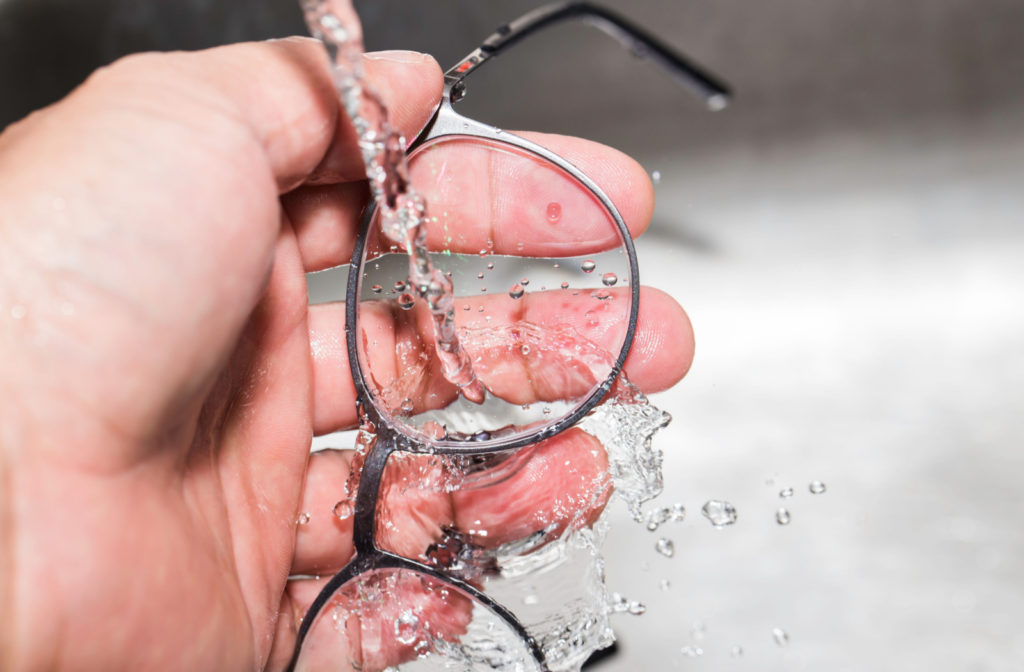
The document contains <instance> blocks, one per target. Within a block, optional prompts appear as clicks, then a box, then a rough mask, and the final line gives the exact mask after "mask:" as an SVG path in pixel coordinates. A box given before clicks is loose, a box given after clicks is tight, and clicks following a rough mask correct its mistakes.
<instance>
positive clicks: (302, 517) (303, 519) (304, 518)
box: [295, 511, 310, 525]
mask: <svg viewBox="0 0 1024 672" xmlns="http://www.w3.org/2000/svg"><path fill="white" fill-rule="evenodd" d="M309 519H310V515H309V514H308V513H306V512H305V511H303V512H302V513H300V514H299V517H298V518H296V519H295V524H296V525H305V524H307V523H309Z"/></svg>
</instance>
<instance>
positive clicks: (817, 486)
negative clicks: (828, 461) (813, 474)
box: [807, 481, 825, 495]
mask: <svg viewBox="0 0 1024 672" xmlns="http://www.w3.org/2000/svg"><path fill="white" fill-rule="evenodd" d="M807 489H808V490H810V491H811V494H812V495H820V494H821V493H823V492H825V484H824V483H822V482H821V481H811V484H810V485H809V486H807Z"/></svg>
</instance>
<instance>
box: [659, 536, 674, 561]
mask: <svg viewBox="0 0 1024 672" xmlns="http://www.w3.org/2000/svg"><path fill="white" fill-rule="evenodd" d="M654 550H656V551H657V552H658V553H661V554H662V555H664V556H665V557H666V558H671V557H672V556H673V555H675V554H676V545H675V544H674V543H672V540H671V539H666V538H665V537H662V538H661V539H658V541H657V543H656V544H654Z"/></svg>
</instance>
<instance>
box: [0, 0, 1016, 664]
mask: <svg viewBox="0 0 1024 672" xmlns="http://www.w3.org/2000/svg"><path fill="white" fill-rule="evenodd" d="M536 4H538V3H534V2H520V1H506V2H501V3H498V2H469V1H466V0H460V1H454V0H453V1H451V2H434V3H427V2H408V1H407V2H398V1H397V0H387V1H385V0H366V1H364V2H361V3H357V5H358V6H359V8H360V10H361V13H362V16H363V18H364V22H365V24H366V33H367V44H368V47H369V48H371V49H384V48H399V47H401V48H412V49H419V50H423V51H428V52H430V53H433V54H434V55H435V56H437V58H438V60H439V61H441V63H442V65H445V64H451V63H453V62H455V61H456V60H457V59H458V58H459V57H461V56H462V55H463V54H464V53H465V52H467V51H469V50H470V49H471V48H472V47H474V46H475V45H476V43H477V42H478V41H479V40H480V39H482V38H483V37H484V36H485V35H487V34H488V33H489V32H490V31H491V30H492V29H493V28H494V27H495V26H497V25H498V24H500V23H503V22H505V21H507V20H508V19H510V18H512V17H514V16H517V15H518V14H519V13H521V12H522V11H525V10H526V9H528V8H531V7H533V6H535V5H536ZM608 4H609V5H610V6H613V7H615V8H617V9H619V10H621V11H623V12H624V13H626V14H628V15H629V16H631V17H633V18H634V19H636V20H637V21H638V22H640V23H642V24H645V25H647V26H650V27H651V28H652V29H653V30H654V31H655V32H656V33H657V34H659V35H661V36H662V37H663V38H665V39H667V40H668V41H670V42H671V43H673V44H675V45H678V46H679V47H680V48H682V49H683V50H684V51H685V52H687V53H688V54H689V55H691V56H692V57H694V58H695V59H697V60H699V61H700V62H702V63H704V64H705V65H707V66H708V67H709V68H711V69H713V70H714V71H716V72H718V73H720V74H721V75H722V76H724V77H725V78H727V79H728V80H729V81H730V82H731V83H732V84H733V85H734V86H735V88H736V90H737V92H738V96H737V99H736V102H735V104H734V105H733V106H732V107H731V108H729V109H728V110H726V111H724V112H722V113H718V114H710V113H707V112H705V111H704V110H703V109H702V108H701V106H700V105H699V104H698V103H696V102H695V101H694V100H693V99H692V98H691V97H690V96H689V95H688V94H687V93H686V92H684V91H680V90H678V89H676V88H675V87H674V86H672V85H671V84H670V82H669V81H668V80H667V79H666V78H664V77H663V76H662V75H661V73H659V72H657V71H656V70H655V69H653V68H652V67H650V66H649V65H648V64H645V63H643V62H641V61H638V60H637V59H635V58H632V57H630V56H629V55H628V54H626V53H624V52H622V51H621V50H620V49H618V48H617V47H616V46H615V44H614V43H613V42H611V41H610V40H608V39H607V38H606V37H604V36H603V35H601V34H599V33H597V32H596V31H593V30H591V29H589V28H587V27H584V26H566V27H563V28H561V29H559V30H557V31H553V32H551V33H549V34H544V35H540V36H537V37H535V38H534V39H532V40H531V41H529V42H527V43H524V44H523V45H521V46H520V47H518V48H517V49H516V50H515V51H513V52H512V53H510V54H508V55H507V56H503V57H502V58H501V59H499V60H498V61H497V62H495V63H494V64H489V65H488V66H487V68H486V69H484V70H482V71H481V72H480V73H478V74H477V75H475V76H474V77H473V78H472V79H471V80H470V82H469V93H468V96H467V98H466V100H465V102H464V103H463V104H462V105H463V107H462V110H463V111H464V112H466V113H469V114H471V115H472V116H476V117H478V118H480V119H481V120H484V121H489V122H491V123H494V124H495V125H498V126H501V127H504V128H509V129H516V128H529V129H535V130H546V131H553V132H562V133H571V134H577V135H584V136H587V137H591V138H593V139H596V140H600V141H602V142H606V143H608V144H612V145H614V146H616V147H618V148H620V149H622V150H624V151H626V152H628V153H630V154H632V155H634V156H636V157H637V158H638V159H639V160H640V161H641V162H642V163H643V164H644V165H645V166H646V167H647V168H648V170H650V171H658V172H659V173H660V175H661V179H660V182H659V183H658V184H657V186H656V192H657V197H658V208H657V212H656V215H655V223H654V225H653V226H652V228H651V230H650V231H649V232H648V233H647V234H646V235H644V236H643V237H642V238H641V239H640V241H639V242H638V253H639V256H640V259H641V275H642V277H643V278H644V280H645V281H646V282H647V283H649V284H655V285H659V286H661V287H663V288H666V289H668V290H669V291H671V292H672V293H673V294H674V295H675V296H676V298H677V299H678V300H679V301H680V303H682V304H683V305H684V306H686V307H687V309H688V311H689V312H690V315H691V317H692V319H693V321H694V324H695V328H696V332H697V338H698V351H697V360H696V363H695V364H694V367H693V370H692V372H691V373H690V375H689V377H688V379H687V381H686V382H684V383H683V384H682V385H680V386H678V387H677V388H676V389H674V390H672V391H670V392H667V393H663V394H660V395H656V396H655V399H654V401H655V403H657V404H658V405H660V406H661V407H663V408H665V409H666V410H668V411H670V412H671V413H672V414H673V415H674V416H675V421H674V423H673V424H672V425H671V426H670V427H669V429H667V430H665V431H664V432H663V433H662V434H661V435H660V436H659V439H658V440H659V441H660V446H661V447H662V448H663V449H664V450H665V451H666V454H667V456H666V493H665V495H664V496H663V498H662V503H664V504H670V503H673V502H682V503H684V504H685V505H686V506H687V508H688V509H689V512H690V513H689V516H688V518H687V520H686V521H685V522H683V523H677V524H670V525H669V526H668V527H665V528H662V529H661V530H659V532H658V533H655V534H652V533H650V532H648V531H647V530H646V529H643V528H642V527H641V526H638V525H635V524H633V523H632V522H630V521H628V520H627V517H626V516H625V514H624V512H622V511H615V512H614V513H613V519H614V522H615V525H614V528H613V531H612V534H611V536H610V539H609V547H608V581H609V583H610V585H611V588H612V589H613V590H617V591H619V592H621V593H623V594H625V595H627V596H628V597H629V598H631V599H637V600H641V601H643V602H645V603H646V604H647V607H648V609H647V613H646V614H645V615H644V616H641V617H635V616H628V615H625V616H622V617H619V620H618V622H617V626H618V627H617V629H618V632H619V634H620V646H619V649H618V652H617V654H616V655H615V656H613V657H611V658H608V659H606V660H605V661H603V662H602V663H600V664H599V666H596V667H595V669H599V670H602V671H606V672H613V671H625V670H635V669H640V668H641V667H644V668H646V669H651V670H664V669H680V670H733V669H735V670H743V669H749V670H769V671H774V670H780V671H781V670H804V669H806V670H829V671H846V670H849V671H854V670H900V671H901V672H906V671H916V670H922V671H923V670H929V671H934V670H964V671H970V672H983V671H991V672H996V671H1011V670H1012V671H1019V670H1022V669H1024V633H1022V632H1021V631H1022V629H1024V626H1022V625H1021V623H1022V622H1024V524H1022V521H1021V517H1022V513H1024V489H1022V485H1024V450H1022V448H1024V445H1022V443H1024V442H1022V437H1024V391H1022V385H1021V380H1022V379H1024V349H1022V347H1024V309H1022V303H1024V291H1022V290H1024V263H1022V259H1024V215H1022V207H1021V206H1022V205H1024V198H1022V196H1021V192H1022V185H1024V2H1022V1H1021V0H900V1H898V2H893V1H892V0H844V1H838V0H765V1H762V2H750V1H749V0H746V1H741V0H713V1H712V0H686V1H679V0H636V1H634V2H628V3H627V2H610V3H608ZM298 32H302V25H301V21H300V17H299V14H298V12H297V10H296V9H295V7H294V6H293V3H292V2H290V1H286V0H281V1H278V0H275V1H274V2H256V1H255V0H246V1H244V2H243V1H242V0H223V1H221V2H214V1H213V0H179V1H176V2H138V1H129V0H88V1H87V0H0V92H2V93H0V127H2V126H3V125H6V124H7V123H9V122H11V121H13V120H15V119H17V118H19V117H20V116H22V115H24V114H25V113H27V112H28V111H30V110H31V109H34V108H36V107H39V106H41V105H45V104H47V103H49V102H52V101H53V100H55V99H57V98H59V97H60V96H61V95H63V94H64V93H65V92H66V91H68V90H69V89H70V88H71V87H73V86H74V85H75V84H77V83H78V82H79V81H81V80H82V79H83V78H84V77H85V76H86V74H87V73H88V72H89V71H90V70H92V69H93V68H95V67H96V66H98V65H101V64H103V63H106V62H109V61H111V60H112V59H114V58H116V57H117V56H118V55H120V54H123V53H127V52H131V51H137V50H144V49H178V48H185V49H192V48H199V47H203V46H207V45H213V44H220V43H225V42H232V41H237V40H244V39H257V38H265V37H271V36H280V35H287V34H292V33H298ZM815 479H820V480H822V481H824V482H825V483H826V484H827V486H828V491H827V492H826V493H825V494H821V495H811V494H810V493H809V492H808V483H809V482H810V481H811V480H815ZM786 487H793V488H794V489H795V494H794V496H793V497H792V498H791V499H787V500H783V499H781V498H780V497H779V495H778V493H779V491H780V490H782V489H783V488H786ZM710 498H718V499H728V500H730V501H732V502H733V503H735V504H736V506H737V508H738V510H739V522H738V523H737V524H736V525H735V526H733V527H731V528H727V529H723V530H715V529H713V528H711V526H710V525H708V524H707V521H705V520H703V519H702V518H701V516H700V513H699V509H700V506H701V504H702V503H703V502H704V501H705V500H707V499H710ZM780 506H785V507H787V508H788V509H789V510H790V512H791V515H792V523H791V524H789V525H788V526H779V525H777V524H776V523H775V512H776V509H777V508H779V507H780ZM659 536H666V537H668V538H671V539H673V540H674V542H675V547H676V554H675V557H674V558H672V559H668V558H665V557H662V556H660V555H658V554H657V553H655V551H654V544H655V541H656V540H657V538H658V537H659ZM664 580H667V581H668V585H667V587H665V586H664ZM774 628H780V629H782V630H784V631H785V632H787V633H788V636H789V643H788V644H787V645H786V646H779V645H777V644H776V643H775V642H774V640H773V635H772V631H773V629H774ZM737 646H739V647H742V649H743V653H742V655H739V656H737V655H735V652H734V648H735V647H737ZM683 647H691V648H689V649H688V651H689V654H696V653H697V649H699V650H700V655H688V654H687V653H686V652H685V651H683Z"/></svg>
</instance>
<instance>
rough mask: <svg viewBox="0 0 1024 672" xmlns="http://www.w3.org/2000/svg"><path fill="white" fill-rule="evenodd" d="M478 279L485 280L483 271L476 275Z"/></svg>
mask: <svg viewBox="0 0 1024 672" xmlns="http://www.w3.org/2000/svg"><path fill="white" fill-rule="evenodd" d="M476 279H477V280H483V279H484V274H483V272H482V271H481V272H480V273H477V274H476Z"/></svg>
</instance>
